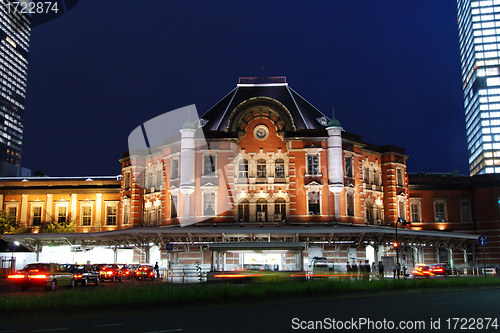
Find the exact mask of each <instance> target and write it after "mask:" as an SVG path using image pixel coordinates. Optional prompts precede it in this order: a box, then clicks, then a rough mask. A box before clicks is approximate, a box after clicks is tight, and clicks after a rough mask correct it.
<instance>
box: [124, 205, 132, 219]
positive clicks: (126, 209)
mask: <svg viewBox="0 0 500 333" xmlns="http://www.w3.org/2000/svg"><path fill="white" fill-rule="evenodd" d="M129 223H130V205H129V204H124V205H123V224H129Z"/></svg>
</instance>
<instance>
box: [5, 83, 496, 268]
mask: <svg viewBox="0 0 500 333" xmlns="http://www.w3.org/2000/svg"><path fill="white" fill-rule="evenodd" d="M172 112H173V111H172ZM168 114H169V113H167V115H168ZM191 115H192V114H191ZM182 117H185V118H184V119H182V120H181V122H180V123H181V124H182V122H185V123H184V124H183V125H182V126H181V128H180V129H178V130H176V131H175V133H174V132H172V133H173V134H172V135H169V136H168V137H166V138H163V140H161V144H160V145H159V146H155V147H147V149H138V148H136V149H130V150H129V151H128V152H126V153H124V154H123V156H122V159H121V160H120V162H121V164H122V173H121V175H120V176H119V177H118V178H117V179H105V177H104V178H103V177H100V178H99V179H97V178H93V177H92V179H67V180H64V179H57V178H51V177H43V178H37V177H29V178H26V179H21V178H17V179H16V180H9V179H7V178H3V179H0V198H1V199H2V205H3V207H2V209H3V210H4V211H5V212H7V214H8V215H9V214H10V215H12V214H15V215H16V218H17V220H18V221H19V222H21V224H22V225H24V226H26V227H28V228H30V230H36V225H35V224H34V223H35V222H34V221H36V223H41V224H43V223H47V222H51V221H54V219H55V218H58V216H59V215H60V214H59V210H61V211H62V215H63V216H64V213H65V212H66V214H67V215H66V216H71V220H72V221H74V222H75V225H76V232H77V234H75V235H71V236H67V235H63V236H58V237H57V236H54V235H42V234H38V235H35V236H33V235H32V234H28V235H26V236H22V235H21V236H16V235H4V236H3V237H4V239H6V240H13V239H18V240H19V241H22V242H23V243H24V244H27V245H29V246H31V247H32V248H34V249H36V248H38V247H39V246H40V245H49V244H67V243H68V242H70V244H71V245H74V244H81V245H82V246H83V245H84V246H85V247H92V246H97V245H105V246H108V248H109V247H114V248H115V250H116V251H118V250H121V249H122V247H123V251H125V247H128V248H129V249H130V250H131V251H132V248H133V251H134V258H139V257H140V256H139V254H140V253H144V254H146V255H145V256H144V258H143V259H140V260H145V261H146V262H152V260H151V257H150V255H149V251H150V250H151V248H152V247H155V248H156V249H159V250H158V252H157V257H155V260H161V261H162V262H163V263H165V262H168V263H169V265H192V264H194V263H196V262H201V263H202V264H203V265H205V266H204V267H206V268H208V269H216V270H217V269H233V268H238V267H242V265H244V264H247V263H248V260H262V256H261V257H260V258H257V257H251V256H250V255H249V254H248V252H249V251H252V250H254V251H255V252H259V253H261V252H262V251H270V253H271V252H272V253H271V254H273V255H276V256H275V257H273V260H275V262H276V265H278V266H279V269H280V270H287V269H290V270H294V269H302V268H303V265H304V264H305V263H306V261H307V259H308V258H312V257H315V256H318V257H325V258H327V260H329V261H330V262H332V263H337V264H341V263H342V264H345V263H346V262H347V261H349V262H352V263H358V262H359V261H362V262H364V261H365V260H370V261H372V262H373V261H375V262H378V261H380V260H384V264H385V265H386V267H392V266H391V265H394V260H395V249H394V248H393V246H392V244H393V242H394V241H395V230H394V227H396V226H397V225H398V223H397V221H398V220H406V221H412V222H414V224H412V226H411V227H404V226H403V225H401V224H400V223H399V231H398V237H399V238H398V242H399V243H400V251H401V252H400V253H401V254H405V259H404V265H406V266H407V267H412V266H413V264H415V263H418V262H428V263H434V262H437V261H438V260H439V261H446V262H453V263H454V265H457V266H458V265H469V264H475V263H476V260H477V257H476V256H475V246H474V245H473V244H474V241H475V240H476V236H475V235H471V234H473V233H475V232H476V229H474V226H477V225H478V224H473V223H472V221H474V218H475V216H476V215H475V213H474V211H473V200H477V202H478V203H482V204H483V205H486V206H488V205H489V202H490V201H491V197H485V196H482V194H481V193H480V191H479V192H472V191H471V190H470V188H468V187H467V186H469V185H464V186H465V187H466V189H463V188H460V189H458V190H457V189H456V188H454V187H453V186H451V187H449V188H448V187H440V186H439V183H438V182H436V184H437V185H436V186H434V187H433V188H429V187H426V186H423V184H420V185H422V186H420V185H419V181H420V183H421V182H422V179H420V180H419V179H418V178H417V179H416V180H415V182H416V184H415V186H414V184H412V183H411V181H410V178H409V177H408V174H407V171H406V161H407V156H406V155H405V150H404V149H403V148H400V147H396V146H392V145H386V146H378V145H374V144H371V143H368V142H365V141H363V140H362V137H361V136H359V135H356V134H352V133H349V132H346V131H344V129H343V128H342V127H341V126H340V123H339V122H338V121H337V120H336V119H335V117H332V118H331V119H330V117H328V116H326V115H325V114H323V113H322V112H320V111H319V110H318V109H316V108H315V107H314V106H312V105H311V104H310V103H309V102H308V101H307V100H305V99H304V98H303V97H302V96H300V95H299V94H298V93H297V92H296V91H294V90H293V89H292V88H291V87H290V86H289V85H288V83H287V82H286V79H285V78H284V77H277V78H240V82H239V84H238V85H237V86H236V87H235V88H234V89H233V90H232V91H231V92H229V93H228V94H227V95H226V96H225V97H224V98H222V99H221V100H220V101H219V102H218V103H217V104H216V105H214V106H213V107H212V108H211V109H210V110H208V111H207V112H205V113H203V115H201V116H200V117H199V119H197V120H196V121H189V120H188V119H189V115H188V113H187V112H186V113H182ZM155 123H158V122H155ZM146 127H147V126H145V127H144V128H146ZM156 128H157V129H158V128H159V129H160V132H163V131H165V128H166V127H165V126H163V127H162V126H159V127H156ZM139 132H140V133H141V135H142V133H143V132H144V133H146V132H147V131H146V129H144V130H143V129H142V127H139ZM150 137H152V136H150ZM484 176H496V175H484ZM101 178H102V179H101ZM108 178H109V177H108ZM460 179H461V180H462V181H465V182H467V181H468V180H469V179H472V178H469V177H466V179H467V180H464V178H460ZM489 184H490V185H491V186H495V185H494V184H493V183H489ZM498 188H500V187H498ZM475 196H476V197H475ZM499 197H500V196H499ZM459 199H460V200H459ZM457 200H458V201H457ZM467 203H469V205H470V206H466V204H467ZM493 205H496V202H495V203H493ZM467 207H469V216H470V220H469V221H465V222H464V221H461V220H460V219H459V218H460V217H464V218H465V216H467V215H466V214H465V212H466V209H467ZM14 208H15V209H14ZM457 209H462V210H463V212H464V213H463V214H461V215H460V214H457ZM430 212H435V215H432V214H431V215H430ZM68 214H69V215H68ZM35 217H36V218H35ZM66 218H68V217H66ZM494 218H496V219H499V217H498V216H496V217H494ZM181 226H182V228H181ZM102 231H105V233H101V232H102ZM442 231H447V232H442ZM448 231H456V232H448ZM84 232H85V233H86V234H85V235H83V236H82V233H84ZM492 236H493V235H492ZM68 237H70V238H68ZM70 239H71V240H70ZM492 241H493V244H495V240H493V239H492ZM152 244H154V245H152ZM167 245H168V246H167ZM495 246H497V245H495ZM497 247H498V248H500V245H499V246H497ZM37 251H38V250H37ZM273 251H274V252H273ZM136 254H137V255H136ZM254 254H255V253H254ZM254 254H252V255H254ZM271 254H270V255H271ZM492 259H493V261H490V262H492V263H498V262H499V261H498V260H496V259H494V258H492ZM134 260H135V259H134ZM153 262H154V261H153ZM214 267H215V268H214Z"/></svg>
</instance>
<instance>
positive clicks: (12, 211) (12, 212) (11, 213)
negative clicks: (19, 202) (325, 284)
mask: <svg viewBox="0 0 500 333" xmlns="http://www.w3.org/2000/svg"><path fill="white" fill-rule="evenodd" d="M8 216H9V217H13V218H17V207H9V213H8Z"/></svg>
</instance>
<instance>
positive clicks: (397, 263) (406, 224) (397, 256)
mask: <svg viewBox="0 0 500 333" xmlns="http://www.w3.org/2000/svg"><path fill="white" fill-rule="evenodd" d="M398 223H401V224H402V225H403V227H406V226H409V225H411V222H410V221H406V220H405V219H404V218H401V217H398V220H397V221H396V242H395V243H394V244H393V246H394V247H395V248H396V269H399V267H400V266H399V241H398ZM396 275H397V278H398V279H399V272H396Z"/></svg>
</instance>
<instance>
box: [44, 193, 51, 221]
mask: <svg viewBox="0 0 500 333" xmlns="http://www.w3.org/2000/svg"><path fill="white" fill-rule="evenodd" d="M45 222H52V194H47V207H46V209H45Z"/></svg>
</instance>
